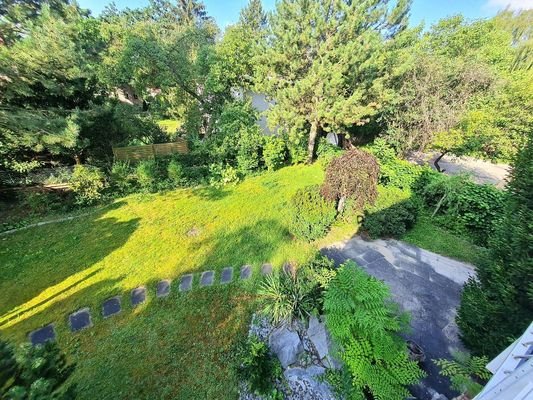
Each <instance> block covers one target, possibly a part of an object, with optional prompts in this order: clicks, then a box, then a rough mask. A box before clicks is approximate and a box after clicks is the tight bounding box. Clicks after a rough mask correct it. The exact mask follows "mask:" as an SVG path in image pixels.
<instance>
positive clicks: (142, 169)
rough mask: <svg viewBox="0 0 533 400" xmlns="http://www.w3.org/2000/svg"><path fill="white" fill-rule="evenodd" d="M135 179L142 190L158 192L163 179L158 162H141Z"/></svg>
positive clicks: (137, 167) (136, 168) (136, 170)
mask: <svg viewBox="0 0 533 400" xmlns="http://www.w3.org/2000/svg"><path fill="white" fill-rule="evenodd" d="M135 177H136V179H137V183H138V184H139V186H140V188H141V190H143V191H146V192H155V191H157V189H158V183H159V181H160V178H161V175H160V172H159V168H158V165H157V162H156V161H155V160H145V161H140V162H139V163H138V164H137V166H136V167H135Z"/></svg>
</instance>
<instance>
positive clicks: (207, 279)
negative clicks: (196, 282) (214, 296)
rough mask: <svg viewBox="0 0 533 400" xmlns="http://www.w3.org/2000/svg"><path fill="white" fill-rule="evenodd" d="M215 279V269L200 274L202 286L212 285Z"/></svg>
mask: <svg viewBox="0 0 533 400" xmlns="http://www.w3.org/2000/svg"><path fill="white" fill-rule="evenodd" d="M214 279H215V271H204V272H202V275H201V276H200V286H211V285H212V284H213V281H214Z"/></svg>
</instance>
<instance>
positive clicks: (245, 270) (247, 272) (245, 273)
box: [241, 265, 252, 280]
mask: <svg viewBox="0 0 533 400" xmlns="http://www.w3.org/2000/svg"><path fill="white" fill-rule="evenodd" d="M251 276H252V266H251V265H243V266H242V267H241V279H242V280H246V279H249V278H250V277H251Z"/></svg>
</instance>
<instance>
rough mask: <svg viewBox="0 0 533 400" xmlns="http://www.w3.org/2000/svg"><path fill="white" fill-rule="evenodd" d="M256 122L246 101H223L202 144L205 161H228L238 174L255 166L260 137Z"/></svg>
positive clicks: (255, 117) (259, 154)
mask: <svg viewBox="0 0 533 400" xmlns="http://www.w3.org/2000/svg"><path fill="white" fill-rule="evenodd" d="M256 122H257V112H256V111H255V110H254V108H253V107H252V105H251V104H250V103H249V102H242V101H233V102H228V103H226V104H224V106H223V107H222V110H221V113H220V117H219V120H218V122H217V124H216V129H215V131H214V132H213V133H212V134H211V135H209V136H208V137H207V139H206V140H205V141H204V144H203V146H205V150H206V151H207V153H208V155H209V160H208V161H207V162H211V163H215V164H221V165H231V166H232V167H235V168H237V169H238V171H239V173H240V174H242V175H249V174H251V173H253V172H254V171H256V170H258V169H259V168H260V166H261V165H260V162H261V157H262V156H261V153H262V144H263V138H262V135H261V132H260V130H259V127H258V125H257V123H256ZM203 146H202V147H203Z"/></svg>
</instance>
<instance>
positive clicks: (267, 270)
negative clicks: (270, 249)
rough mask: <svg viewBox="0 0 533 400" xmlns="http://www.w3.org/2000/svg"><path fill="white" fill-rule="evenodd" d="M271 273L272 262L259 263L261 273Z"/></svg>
mask: <svg viewBox="0 0 533 400" xmlns="http://www.w3.org/2000/svg"><path fill="white" fill-rule="evenodd" d="M271 273H272V264H263V265H261V274H263V275H270V274H271Z"/></svg>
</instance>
